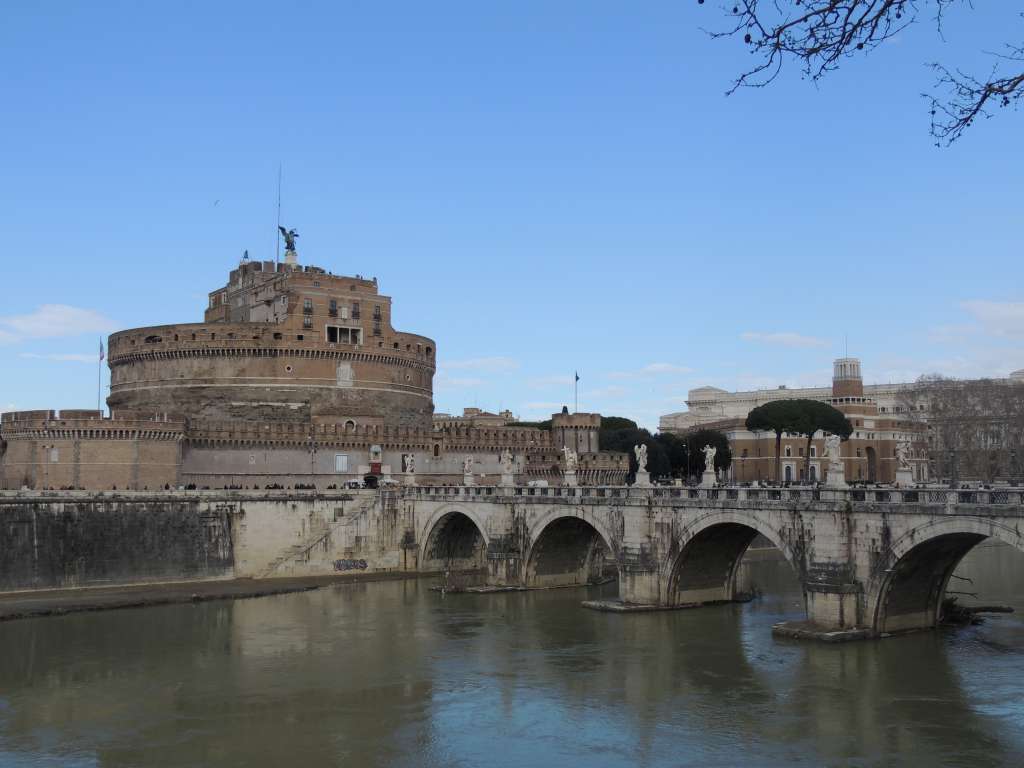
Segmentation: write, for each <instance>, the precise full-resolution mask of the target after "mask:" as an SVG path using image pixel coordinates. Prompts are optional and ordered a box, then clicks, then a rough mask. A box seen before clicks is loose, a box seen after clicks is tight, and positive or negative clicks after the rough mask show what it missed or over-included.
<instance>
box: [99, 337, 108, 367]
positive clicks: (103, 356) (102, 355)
mask: <svg viewBox="0 0 1024 768" xmlns="http://www.w3.org/2000/svg"><path fill="white" fill-rule="evenodd" d="M106 359H107V356H106V355H105V354H104V353H103V339H100V362H101V363H102V362H103V361H104V360H106Z"/></svg>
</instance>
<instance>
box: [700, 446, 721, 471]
mask: <svg viewBox="0 0 1024 768" xmlns="http://www.w3.org/2000/svg"><path fill="white" fill-rule="evenodd" d="M700 450H701V453H703V454H704V471H705V472H707V471H708V470H709V469H710V470H711V471H712V472H714V471H715V454H716V453H718V449H717V448H715V446H713V445H705V446H704V447H703V448H701V449H700Z"/></svg>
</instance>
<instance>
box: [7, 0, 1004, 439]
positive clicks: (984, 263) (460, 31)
mask: <svg viewBox="0 0 1024 768" xmlns="http://www.w3.org/2000/svg"><path fill="white" fill-rule="evenodd" d="M717 5H718V4H717V3H716V2H715V1H714V0H712V1H711V2H710V3H706V4H704V5H698V4H697V2H696V0H687V1H686V2H683V1H681V0H673V1H671V2H668V1H666V2H645V3H634V4H627V3H621V2H608V1H605V0H579V1H578V2H569V1H568V0H566V1H565V2H550V1H545V2H516V3H481V2H457V3H456V2H440V3H430V4H424V3H395V2H374V3H370V2H331V3H328V2H324V3H316V2H293V3H258V2H245V3H227V2H217V3H208V2H165V3H157V2H121V3H110V2H101V1H99V0H97V1H95V2H89V3H72V2H40V1H39V0H32V1H31V2H22V1H21V0H5V2H3V3H2V5H0V71H2V72H3V73H4V75H3V77H2V78H0V104H2V105H3V106H2V108H0V115H2V119H0V226H2V230H3V237H4V239H5V240H6V243H5V248H4V254H5V259H4V261H5V263H4V270H3V279H4V284H5V286H6V290H5V291H4V294H3V295H4V306H3V308H2V309H0V368H2V370H3V371H4V376H3V377H2V379H0V410H7V409H12V408H61V407H89V406H90V405H92V404H95V398H96V383H95V382H96V366H95V364H94V360H95V353H96V348H97V346H98V339H99V337H100V336H101V335H102V333H103V332H104V331H108V330H113V329H117V328H126V327H134V326H139V325H150V324H156V323H166V322H190V321H198V320H200V319H201V317H202V311H203V307H204V304H205V295H206V292H207V291H209V290H211V289H212V288H214V287H215V286H218V285H220V284H222V283H223V282H224V280H225V278H226V275H227V273H228V271H229V270H230V269H231V268H232V267H233V266H234V265H235V264H236V263H237V260H238V258H239V256H240V255H241V253H242V250H243V249H248V250H249V253H250V254H251V255H252V256H253V257H254V258H268V257H271V256H272V253H273V248H274V245H275V241H274V219H275V211H274V207H275V195H276V192H275V187H276V179H277V168H278V163H279V162H280V163H283V165H284V175H285V183H284V221H285V223H286V224H287V225H288V226H292V227H296V228H297V229H298V230H299V232H300V233H301V239H300V241H299V244H300V257H301V260H302V261H303V262H304V263H313V264H318V265H321V266H324V267H326V268H328V269H330V270H332V271H334V272H336V273H346V274H353V273H357V272H358V273H362V274H366V275H376V276H377V277H378V279H379V280H380V285H381V289H382V291H383V292H384V293H387V294H389V295H391V296H393V297H394V299H395V323H396V325H397V326H398V327H399V328H400V329H403V330H408V331H413V332H417V333H423V334H426V335H428V336H431V337H433V338H434V339H436V340H437V344H438V353H439V364H440V370H439V372H438V376H437V379H436V382H435V384H436V404H437V408H438V410H447V411H457V410H459V409H461V407H462V406H464V405H477V406H480V407H485V408H489V409H497V408H499V407H507V408H511V409H512V410H514V411H516V412H517V413H519V414H521V415H522V416H523V417H524V418H532V417H537V416H542V415H544V414H547V413H550V412H551V411H552V410H554V409H556V408H557V407H558V406H560V405H561V404H562V403H564V402H566V403H569V404H570V406H571V399H572V384H571V380H572V375H573V371H574V370H579V372H580V376H581V382H580V384H581V402H580V406H581V408H587V409H595V410H600V411H602V412H604V413H616V414H622V415H629V416H632V417H634V418H637V419H638V420H639V421H641V422H642V423H643V424H645V425H648V426H653V425H655V424H656V422H657V416H658V415H659V414H661V413H666V412H669V411H673V410H679V409H680V408H681V407H682V401H683V399H684V398H685V396H686V392H687V390H688V389H690V388H691V387H695V386H699V385H702V384H712V385H715V386H720V387H724V388H729V389H732V388H737V387H743V388H750V387H760V386H774V385H776V384H782V383H788V384H790V385H797V384H824V383H826V382H827V381H828V379H829V376H830V372H831V369H830V361H831V359H832V358H833V357H836V356H840V355H842V353H843V351H844V345H845V343H846V342H845V341H844V340H845V339H847V338H848V340H849V341H848V345H849V352H850V354H852V355H857V356H859V357H861V358H862V359H863V361H864V371H865V377H866V379H868V380H869V381H887V380H898V379H904V378H908V377H915V376H917V375H918V374H920V373H922V372H931V371H938V372H941V373H945V374H948V375H954V376H968V375H993V374H1005V373H1007V372H1009V371H1011V370H1014V369H1017V368H1024V343H1022V342H1024V280H1022V278H1024V270H1022V267H1021V255H1022V246H1021V216H1022V209H1021V200H1022V199H1024V190H1022V180H1024V152H1022V151H1021V141H1020V137H1021V136H1022V135H1024V114H1021V113H1012V112H1011V113H1006V114H1001V115H1000V116H998V117H997V118H995V119H993V120H990V121H985V122H983V123H981V124H979V125H977V126H976V127H975V128H974V129H972V130H970V131H969V132H968V133H967V134H966V136H965V137H964V139H963V140H962V141H961V142H960V143H959V144H957V145H955V146H954V147H952V148H951V149H942V150H940V149H936V148H935V147H934V146H933V144H932V142H931V140H930V138H929V136H928V134H927V128H928V115H927V108H928V107H927V103H926V101H925V100H924V99H923V98H921V96H920V94H921V93H922V92H923V91H926V90H928V88H929V87H930V84H931V80H932V76H931V74H930V72H929V71H928V70H927V69H926V68H925V67H924V66H923V64H924V63H925V62H928V61H932V60H935V59H942V60H943V61H946V62H947V63H949V64H952V65H960V66H964V67H967V68H973V69H974V70H975V71H978V72H979V73H983V72H985V71H987V68H988V67H989V66H990V61H991V60H990V59H988V58H986V57H985V56H984V55H982V54H981V53H980V51H982V50H994V49H996V48H997V47H998V46H999V45H1001V44H1002V43H1003V42H1005V41H1006V40H1011V41H1012V40H1013V39H1015V38H1016V39H1017V40H1018V41H1019V40H1020V39H1022V38H1024V22H1022V20H1021V19H1019V18H1017V17H1016V15H1015V14H1014V13H1013V12H1012V10H1011V9H1010V8H1009V7H1008V6H1016V5H1018V4H1017V3H1005V4H1004V3H982V4H979V6H980V7H979V9H978V10H975V11H974V12H970V11H968V10H965V9H954V10H953V11H952V12H951V13H950V15H949V17H948V18H947V21H946V29H945V40H944V41H943V40H942V39H940V38H939V36H938V35H937V33H936V31H935V28H934V26H933V25H932V24H931V23H929V22H927V21H923V22H922V23H921V24H919V25H917V26H916V27H915V28H912V29H910V30H908V31H906V32H904V33H902V34H901V35H900V37H899V38H898V39H897V40H895V41H893V42H892V43H890V44H887V45H885V46H884V47H883V48H882V49H880V50H878V51H877V52H875V53H874V54H873V55H872V56H871V57H869V58H865V59H858V60H854V61H850V62H848V63H847V64H846V65H845V66H844V67H843V69H842V70H841V71H840V72H837V73H835V74H834V75H833V76H830V77H829V78H828V79H826V80H825V81H824V82H822V83H821V84H820V85H818V86H815V85H812V84H810V83H807V82H805V81H802V80H801V79H800V76H799V72H798V70H797V69H796V68H795V67H789V68H788V69H787V70H786V71H784V72H783V75H782V76H781V77H780V78H779V80H778V81H777V82H776V83H775V84H774V85H773V86H772V87H771V88H768V89H765V90H761V91H745V92H742V93H739V94H737V95H735V96H732V97H728V98H726V97H725V96H724V91H725V89H726V88H727V86H728V85H729V83H730V80H731V78H732V77H733V76H734V75H736V74H738V73H739V72H740V71H741V69H742V68H743V67H744V66H745V65H746V64H747V63H748V61H749V60H750V59H749V56H748V54H746V52H745V50H744V46H743V45H742V44H741V43H740V42H738V41H713V40H711V39H709V38H708V37H707V35H706V34H705V33H703V32H702V31H701V27H702V26H704V27H715V26H721V23H722V21H723V15H722V12H721V10H720V9H719V8H718V7H716V6H717ZM985 6H988V7H987V8H986V7H985ZM992 6H995V7H994V8H993V7H992ZM105 386H106V371H104V387H105Z"/></svg>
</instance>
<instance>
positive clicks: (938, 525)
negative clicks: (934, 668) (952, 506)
mask: <svg viewBox="0 0 1024 768" xmlns="http://www.w3.org/2000/svg"><path fill="white" fill-rule="evenodd" d="M987 538H995V539H999V540H1000V541H1002V542H1004V543H1006V544H1009V545H1010V546H1012V547H1016V548H1017V549H1018V550H1020V551H1022V552H1024V536H1022V535H1021V534H1020V533H1019V532H1018V531H1017V530H1016V529H1014V528H1011V527H1009V526H1007V525H1003V524H1002V523H999V522H996V521H995V520H986V519H983V518H977V517H956V518H950V519H945V520H937V521H934V522H929V523H925V524H924V525H920V526H917V527H915V528H912V529H911V530H910V531H908V532H907V533H905V534H904V535H903V536H901V537H900V538H898V539H897V540H896V541H894V542H893V543H892V544H891V545H890V546H889V548H888V550H886V552H885V553H884V554H883V557H882V559H881V563H882V565H883V566H886V567H882V568H880V570H879V572H878V574H877V576H876V577H875V578H874V579H873V580H872V585H871V588H870V591H869V600H870V602H869V607H870V610H871V613H870V614H869V615H871V616H873V629H874V630H875V632H877V633H879V634H881V633H892V632H907V631H910V630H915V629H930V628H932V627H935V626H936V625H937V624H938V622H939V618H940V613H941V610H942V601H943V599H944V598H945V595H946V587H947V586H948V584H949V580H950V577H951V576H952V575H953V572H954V571H955V570H956V567H957V565H959V563H960V561H961V560H962V559H963V558H964V556H965V555H966V554H967V553H968V552H970V551H971V549H973V548H974V547H975V546H976V545H978V544H980V543H981V542H982V541H984V540H985V539H987Z"/></svg>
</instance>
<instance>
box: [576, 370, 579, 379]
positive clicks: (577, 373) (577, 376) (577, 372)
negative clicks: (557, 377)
mask: <svg viewBox="0 0 1024 768" xmlns="http://www.w3.org/2000/svg"><path fill="white" fill-rule="evenodd" d="M579 380H580V372H579V371H576V381H579Z"/></svg>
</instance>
